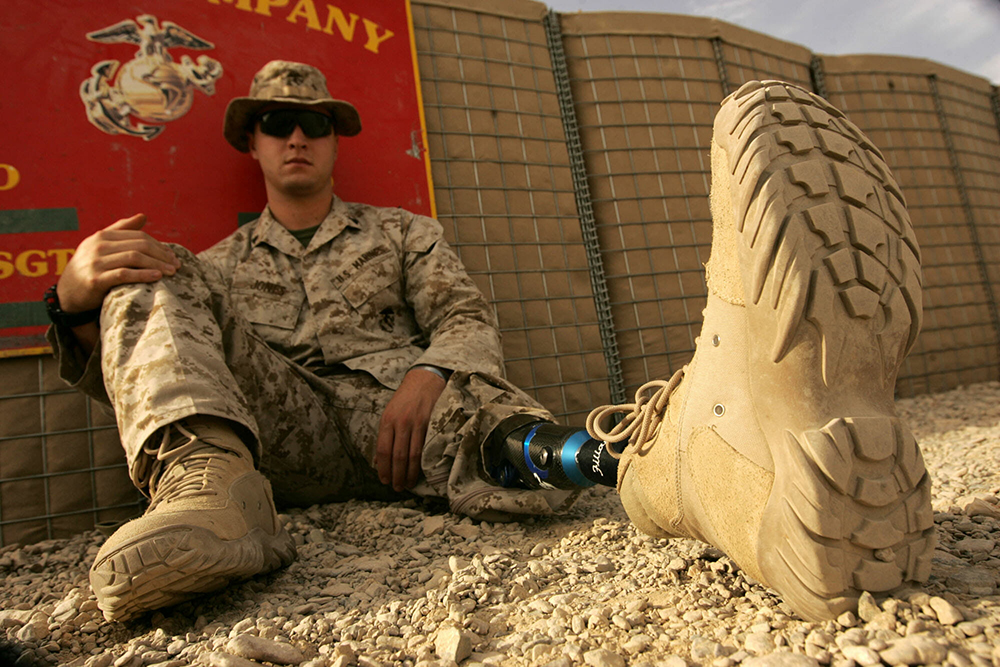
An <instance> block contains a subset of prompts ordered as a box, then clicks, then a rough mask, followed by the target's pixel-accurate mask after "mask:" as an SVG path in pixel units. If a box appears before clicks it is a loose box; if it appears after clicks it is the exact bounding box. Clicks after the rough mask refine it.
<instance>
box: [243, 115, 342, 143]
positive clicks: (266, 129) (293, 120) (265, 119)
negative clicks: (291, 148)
mask: <svg viewBox="0 0 1000 667" xmlns="http://www.w3.org/2000/svg"><path fill="white" fill-rule="evenodd" d="M257 120H258V122H259V123H260V131H261V132H263V133H264V134H268V135H270V136H272V137H280V138H284V137H287V136H289V135H290V134H291V133H292V132H294V131H295V126H296V125H298V126H299V127H301V128H302V132H303V133H304V134H305V135H306V136H307V137H309V138H310V139H318V138H319V137H327V136H330V133H331V132H333V119H332V118H330V117H329V116H327V115H326V114H322V113H320V112H318V111H307V110H306V109H278V110H277V111H268V112H267V113H265V114H261V115H260V116H259V117H258V119H257Z"/></svg>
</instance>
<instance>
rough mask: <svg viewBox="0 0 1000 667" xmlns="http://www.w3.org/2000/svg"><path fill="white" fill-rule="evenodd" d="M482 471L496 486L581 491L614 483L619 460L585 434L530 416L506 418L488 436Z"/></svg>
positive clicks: (604, 446)
mask: <svg viewBox="0 0 1000 667" xmlns="http://www.w3.org/2000/svg"><path fill="white" fill-rule="evenodd" d="M485 450H486V451H485V455H484V463H485V466H486V471H487V472H488V473H489V474H490V476H491V477H493V479H494V481H496V483H497V484H498V485H499V486H503V487H508V488H509V487H519V488H525V489H579V488H586V487H589V486H594V485H595V484H603V485H605V486H614V485H615V483H616V480H617V476H618V459H617V458H616V457H615V456H613V455H611V454H610V453H609V452H608V451H607V446H606V445H605V443H603V442H601V441H598V440H594V439H593V438H591V437H590V436H589V435H587V432H586V431H584V430H582V429H579V428H572V427H569V426H560V425H558V424H553V423H552V422H548V421H543V420H540V419H538V417H535V416H533V415H528V414H518V415H513V416H512V417H508V418H507V419H505V420H503V421H502V422H500V424H499V425H498V426H497V427H496V429H494V431H493V433H492V434H490V438H489V441H488V444H487V447H486V448H485Z"/></svg>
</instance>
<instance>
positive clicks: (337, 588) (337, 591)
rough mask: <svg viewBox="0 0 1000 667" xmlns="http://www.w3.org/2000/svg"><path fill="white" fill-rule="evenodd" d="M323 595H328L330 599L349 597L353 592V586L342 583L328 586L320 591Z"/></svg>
mask: <svg viewBox="0 0 1000 667" xmlns="http://www.w3.org/2000/svg"><path fill="white" fill-rule="evenodd" d="M321 592H322V594H323V595H329V596H330V597H332V598H338V597H342V596H344V595H350V594H351V593H353V592H354V586H351V585H350V584H344V583H336V584H330V585H329V586H327V587H326V588H324V589H323V590H322V591H321Z"/></svg>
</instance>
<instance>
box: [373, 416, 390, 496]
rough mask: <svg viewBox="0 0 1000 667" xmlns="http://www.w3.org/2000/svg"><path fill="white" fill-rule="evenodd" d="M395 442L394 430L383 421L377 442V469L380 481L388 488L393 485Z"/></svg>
mask: <svg viewBox="0 0 1000 667" xmlns="http://www.w3.org/2000/svg"><path fill="white" fill-rule="evenodd" d="M393 440H394V434H393V428H392V426H390V425H389V424H387V423H386V422H385V420H383V421H382V424H381V425H380V426H379V429H378V440H376V442H375V468H376V469H377V470H378V479H379V481H380V482H382V483H383V484H385V485H386V486H388V485H390V484H392V444H393Z"/></svg>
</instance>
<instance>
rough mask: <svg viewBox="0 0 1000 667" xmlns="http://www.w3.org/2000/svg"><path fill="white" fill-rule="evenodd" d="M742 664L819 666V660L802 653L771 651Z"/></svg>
mask: <svg viewBox="0 0 1000 667" xmlns="http://www.w3.org/2000/svg"><path fill="white" fill-rule="evenodd" d="M740 664H741V665H743V667H819V661H817V660H816V659H815V658H810V657H809V656H807V655H802V654H801V653H770V654H768V655H762V656H759V657H756V658H748V659H746V660H744V661H743V662H741V663H740Z"/></svg>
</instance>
